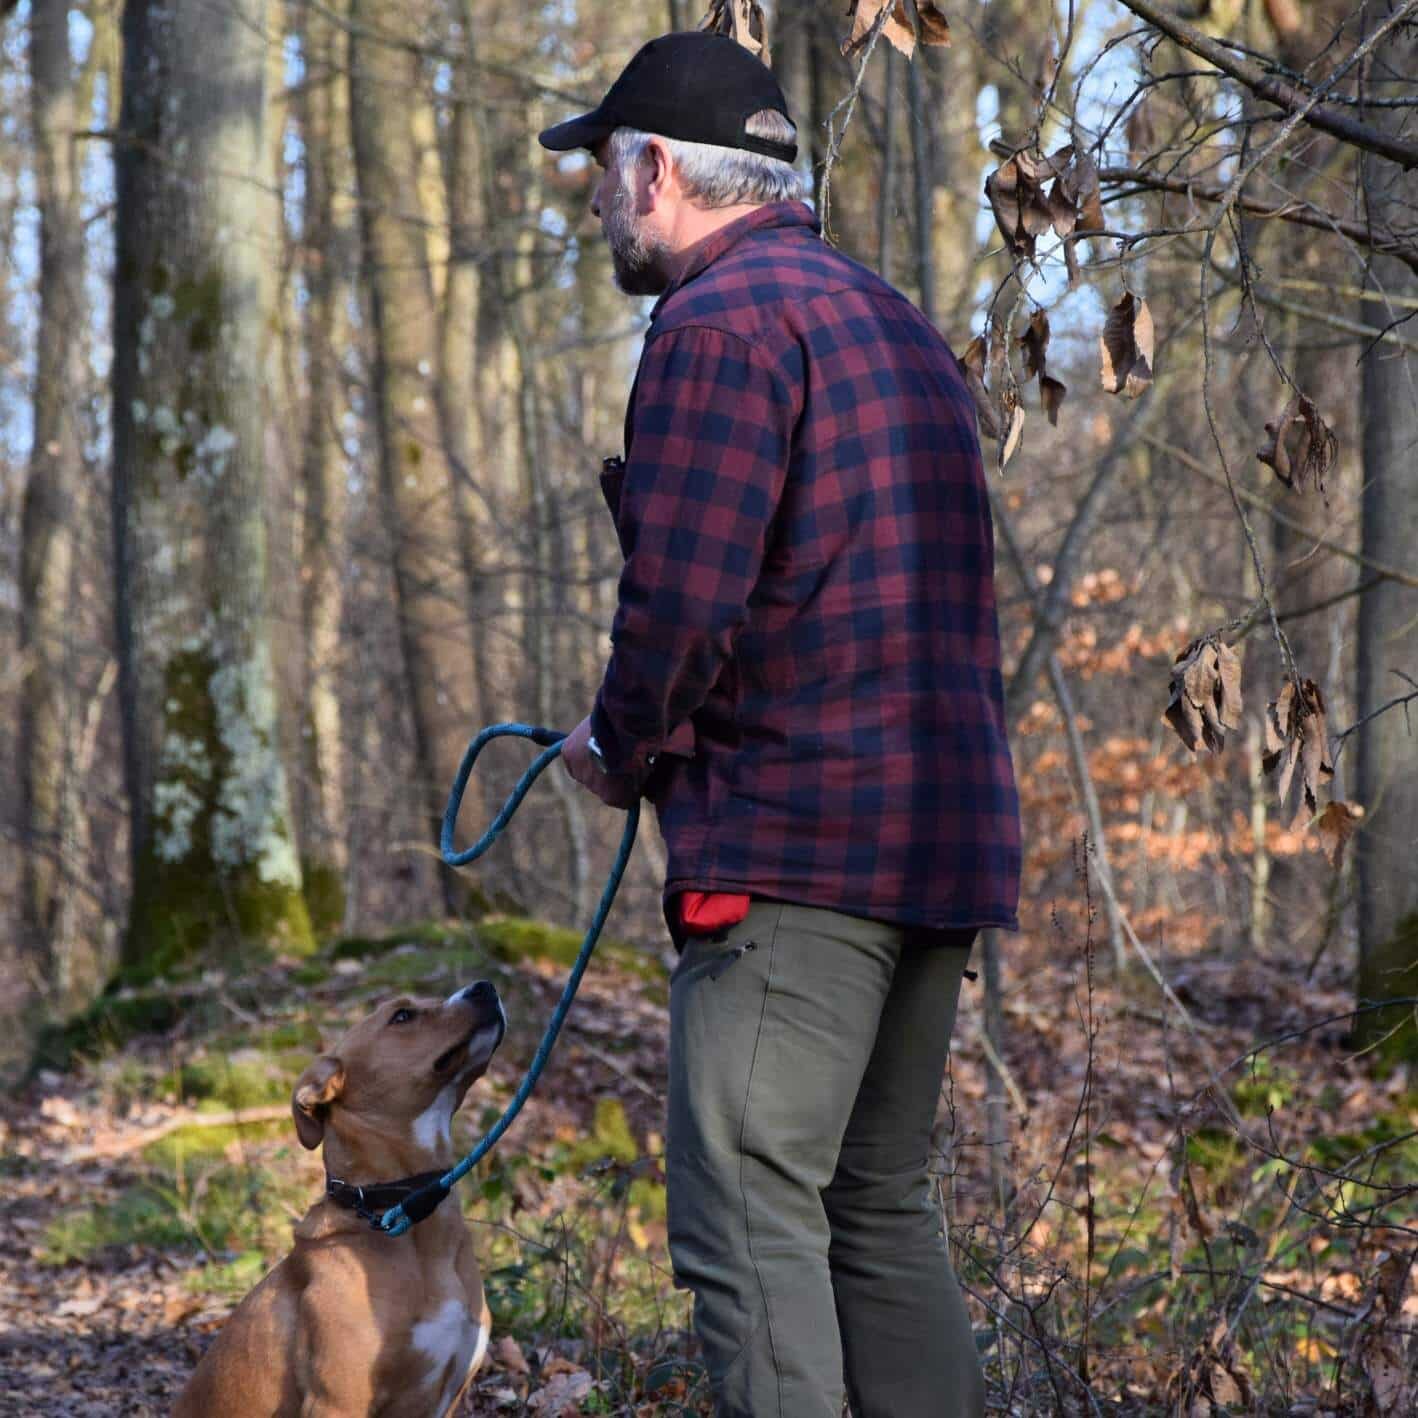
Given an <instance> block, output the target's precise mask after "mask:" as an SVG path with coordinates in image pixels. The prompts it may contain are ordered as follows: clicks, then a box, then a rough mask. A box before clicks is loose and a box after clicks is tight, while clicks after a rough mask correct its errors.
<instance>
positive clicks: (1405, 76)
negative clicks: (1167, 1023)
mask: <svg viewBox="0 0 1418 1418" xmlns="http://www.w3.org/2000/svg"><path fill="white" fill-rule="evenodd" d="M1415 73H1418V32H1415V30H1414V29H1413V27H1412V26H1411V25H1410V26H1409V27H1407V28H1406V29H1403V30H1399V31H1397V32H1395V33H1394V34H1392V35H1391V36H1390V37H1389V38H1388V40H1387V41H1386V42H1385V43H1384V44H1383V46H1382V48H1381V49H1380V51H1379V52H1378V53H1377V54H1376V55H1375V61H1374V65H1373V69H1372V71H1371V73H1370V83H1371V85H1372V87H1371V90H1370V92H1371V93H1372V95H1373V96H1374V97H1376V98H1377V97H1383V96H1388V97H1394V98H1396V97H1399V96H1400V95H1401V94H1405V93H1406V94H1410V95H1411V93H1412V88H1413V75H1414V74H1415ZM1404 112H1405V111H1404V110H1403V109H1401V108H1390V109H1386V110H1385V109H1375V110H1374V111H1373V112H1372V113H1371V115H1370V121H1371V122H1372V123H1373V124H1374V125H1375V126H1376V127H1378V126H1382V127H1384V128H1385V129H1386V130H1388V131H1391V132H1394V133H1397V132H1398V131H1399V130H1400V127H1401V126H1403V125H1404V124H1405V118H1404ZM1364 193H1365V196H1366V197H1367V199H1368V209H1369V215H1370V217H1371V218H1372V219H1373V220H1374V221H1375V222H1376V223H1380V224H1384V225H1391V226H1393V227H1394V228H1395V229H1402V228H1403V227H1404V226H1405V224H1407V225H1408V226H1410V227H1411V224H1412V221H1413V213H1414V212H1415V210H1418V169H1410V170H1408V171H1406V172H1405V171H1403V170H1402V169H1400V168H1399V166H1398V165H1397V164H1396V163H1391V162H1388V161H1385V160H1382V159H1379V158H1372V157H1366V158H1365V160H1364ZM1394 297H1398V298H1400V299H1402V298H1404V297H1406V298H1407V299H1408V300H1410V301H1411V300H1413V299H1414V298H1415V297H1418V275H1415V274H1414V272H1413V270H1412V269H1411V268H1410V267H1408V266H1406V265H1404V264H1403V263H1402V262H1400V261H1398V260H1395V259H1394V258H1392V257H1386V256H1376V257H1375V258H1374V260H1373V264H1372V267H1371V273H1370V296H1369V298H1368V300H1367V301H1366V302H1365V303H1364V307H1363V308H1364V318H1365V323H1366V324H1368V325H1369V326H1371V327H1373V328H1377V329H1384V328H1387V327H1388V326H1390V325H1391V324H1394V323H1395V322H1396V321H1398V320H1401V319H1402V318H1403V317H1405V316H1407V315H1410V314H1411V306H1410V307H1402V306H1399V305H1398V304H1396V303H1395V302H1394V299H1393V298H1394ZM1410 323H1411V322H1410ZM1404 328H1408V327H1407V326H1405V327H1404ZM1363 430H1364V539H1363V548H1364V553H1365V555H1366V556H1369V557H1372V558H1373V559H1374V560H1375V561H1382V562H1384V563H1385V564H1388V565H1395V566H1408V565H1411V564H1412V560H1413V549H1414V548H1415V547H1418V359H1415V358H1414V356H1413V355H1412V354H1410V353H1407V352H1405V351H1403V350H1401V349H1399V348H1397V347H1395V346H1393V345H1390V344H1371V345H1370V346H1369V347H1368V350H1367V352H1366V353H1365V356H1364V367H1363ZM1358 664H1359V714H1360V717H1361V718H1363V717H1365V716H1367V715H1370V714H1374V713H1377V711H1378V710H1379V709H1380V708H1381V707H1382V706H1383V705H1385V704H1387V703H1388V702H1390V701H1391V700H1393V699H1395V698H1396V697H1398V696H1399V695H1401V694H1403V693H1405V692H1406V691H1408V690H1411V689H1412V688H1413V687H1414V681H1415V679H1418V594H1415V593H1414V592H1413V591H1412V590H1411V589H1409V588H1406V587H1403V586H1400V585H1397V584H1395V583H1393V582H1383V583H1380V584H1379V585H1377V586H1374V587H1373V588H1372V589H1370V590H1369V591H1368V592H1367V593H1366V594H1365V595H1364V596H1363V597H1362V598H1361V599H1360V602H1359V649H1358ZM1405 676H1406V678H1404V677H1405ZM1358 737H1359V797H1360V800H1361V801H1362V802H1363V804H1364V806H1365V808H1366V810H1367V816H1366V818H1365V822H1364V827H1363V831H1362V832H1361V833H1360V836H1359V980H1358V994H1359V999H1360V1002H1361V1003H1362V1002H1364V1001H1372V1000H1384V999H1393V998H1396V997H1398V996H1412V995H1418V872H1415V871H1414V864H1415V862H1418V737H1415V732H1414V728H1413V712H1412V705H1408V706H1405V707H1403V708H1398V709H1391V710H1389V711H1388V712H1387V713H1384V714H1380V715H1379V717H1377V718H1375V719H1374V720H1373V721H1372V722H1371V723H1369V724H1367V725H1366V726H1365V727H1364V728H1363V729H1362V730H1361V731H1360V733H1359V735H1358ZM1415 1013H1418V1011H1415V1007H1414V1006H1413V1005H1408V1006H1406V1007H1402V1008H1400V1007H1398V1006H1395V1007H1393V1008H1390V1009H1385V1010H1378V1011H1372V1012H1370V1013H1367V1014H1363V1015H1360V1016H1359V1035H1360V1037H1361V1038H1362V1039H1364V1040H1366V1041H1377V1040H1379V1039H1381V1038H1385V1036H1388V1043H1387V1047H1388V1048H1390V1049H1392V1050H1394V1051H1395V1052H1401V1053H1403V1054H1405V1055H1407V1056H1408V1057H1418V1025H1415V1023H1414V1018H1415Z"/></svg>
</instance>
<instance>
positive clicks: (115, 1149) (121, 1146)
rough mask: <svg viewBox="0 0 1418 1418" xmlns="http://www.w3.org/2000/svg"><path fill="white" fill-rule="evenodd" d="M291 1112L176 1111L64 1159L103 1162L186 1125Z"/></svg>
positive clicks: (266, 1118) (275, 1118)
mask: <svg viewBox="0 0 1418 1418" xmlns="http://www.w3.org/2000/svg"><path fill="white" fill-rule="evenodd" d="M290 1115H291V1111H290V1104H289V1103H281V1104H279V1105H277V1104H274V1103H272V1104H269V1105H268V1106H266V1107H264V1108H233V1109H231V1110H230V1111H228V1112H225V1113H176V1114H174V1115H173V1116H172V1117H170V1118H168V1119H166V1120H165V1121H164V1122H160V1123H154V1124H153V1126H152V1127H147V1128H142V1129H141V1130H139V1131H138V1132H134V1133H129V1134H128V1135H127V1136H126V1137H117V1138H113V1139H112V1140H110V1141H108V1142H100V1143H98V1144H97V1145H96V1146H94V1147H88V1148H85V1149H84V1150H83V1151H81V1152H73V1153H70V1154H69V1156H68V1157H66V1158H65V1159H64V1162H65V1165H66V1166H72V1165H74V1164H76V1163H80V1162H99V1161H104V1160H106V1159H108V1158H113V1157H127V1156H128V1155H129V1153H132V1152H141V1151H142V1150H143V1148H145V1147H147V1146H148V1145H149V1144H150V1143H154V1142H160V1141H161V1140H162V1139H163V1138H165V1137H167V1136H168V1134H169V1133H174V1132H179V1131H181V1129H183V1128H229V1127H247V1126H249V1125H251V1124H256V1123H278V1122H282V1121H284V1120H286V1119H288V1118H289V1117H290Z"/></svg>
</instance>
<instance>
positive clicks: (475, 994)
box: [448, 980, 499, 1004]
mask: <svg viewBox="0 0 1418 1418" xmlns="http://www.w3.org/2000/svg"><path fill="white" fill-rule="evenodd" d="M459 999H462V1000H467V1002H468V1003H469V1004H497V1003H499V1001H498V998H497V989H496V987H495V986H494V985H493V983H492V981H491V980H479V981H478V982H477V983H476V984H475V985H467V986H465V987H464V988H463V989H461V990H459V991H458V992H457V994H455V995H453V996H451V997H450V998H449V1000H448V1003H449V1004H452V1003H453V1001H454V1000H459Z"/></svg>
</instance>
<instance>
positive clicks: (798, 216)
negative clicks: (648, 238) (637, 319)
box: [650, 202, 821, 322]
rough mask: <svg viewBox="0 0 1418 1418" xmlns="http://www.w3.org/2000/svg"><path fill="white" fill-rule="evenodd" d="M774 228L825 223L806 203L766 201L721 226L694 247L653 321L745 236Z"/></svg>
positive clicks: (816, 229) (816, 227) (811, 227)
mask: <svg viewBox="0 0 1418 1418" xmlns="http://www.w3.org/2000/svg"><path fill="white" fill-rule="evenodd" d="M774 227H806V228H808V229H809V230H811V231H814V232H820V231H821V224H820V223H819V222H818V220H817V217H816V215H814V213H813V210H812V208H811V207H809V206H808V205H807V203H806V202H765V203H764V204H763V206H761V207H755V208H754V209H753V211H751V212H749V213H747V214H746V215H745V216H742V217H740V218H739V219H738V220H737V221H733V222H730V223H729V224H728V225H727V226H723V227H720V228H719V230H718V231H716V232H714V233H712V234H711V235H709V236H706V237H705V238H704V240H703V241H701V242H700V243H699V245H698V246H696V247H695V248H694V249H693V251H692V252H691V253H690V257H689V260H688V261H687V262H686V263H685V266H684V269H683V270H682V271H681V272H680V273H679V275H678V276H676V277H675V279H674V280H673V281H671V282H670V284H669V285H668V286H667V287H666V288H665V292H664V294H663V295H661V297H660V298H659V300H657V301H656V302H655V308H654V309H653V310H652V311H651V312H650V319H651V321H652V322H653V321H654V319H655V317H656V316H657V315H659V313H660V310H661V307H662V306H663V305H664V303H665V302H666V301H667V300H668V299H669V298H670V297H671V296H672V295H674V293H675V292H676V291H677V290H679V289H680V288H681V287H682V286H685V285H688V284H689V282H690V281H692V280H693V279H694V278H695V277H696V276H698V275H701V274H702V273H703V272H704V271H705V270H707V269H708V267H710V266H712V265H713V264H714V262H715V261H717V260H718V259H719V258H720V257H721V256H723V255H724V254H725V253H726V252H728V251H729V250H730V249H731V248H733V247H734V246H737V245H738V243H739V242H740V241H742V240H743V239H744V237H746V236H748V235H749V234H750V233H752V232H755V231H767V230H769V229H771V228H774Z"/></svg>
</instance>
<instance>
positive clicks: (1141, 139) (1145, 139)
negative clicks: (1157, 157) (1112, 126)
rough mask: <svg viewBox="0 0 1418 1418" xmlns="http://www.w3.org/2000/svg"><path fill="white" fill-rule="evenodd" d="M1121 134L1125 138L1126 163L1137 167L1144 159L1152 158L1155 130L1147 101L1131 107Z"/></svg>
mask: <svg viewBox="0 0 1418 1418" xmlns="http://www.w3.org/2000/svg"><path fill="white" fill-rule="evenodd" d="M1123 132H1124V133H1125V134H1126V136H1127V145H1128V162H1129V163H1130V164H1131V165H1132V166H1133V167H1137V166H1138V165H1139V164H1140V163H1141V162H1142V161H1143V160H1144V159H1145V158H1149V157H1151V156H1152V150H1153V149H1154V148H1155V147H1156V146H1157V130H1156V129H1155V128H1154V127H1153V123H1152V105H1151V102H1150V100H1149V99H1146V98H1144V99H1143V100H1142V102H1141V103H1139V104H1135V105H1134V106H1133V110H1132V112H1131V113H1129V114H1128V121H1127V125H1126V127H1125V128H1124V129H1123Z"/></svg>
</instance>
